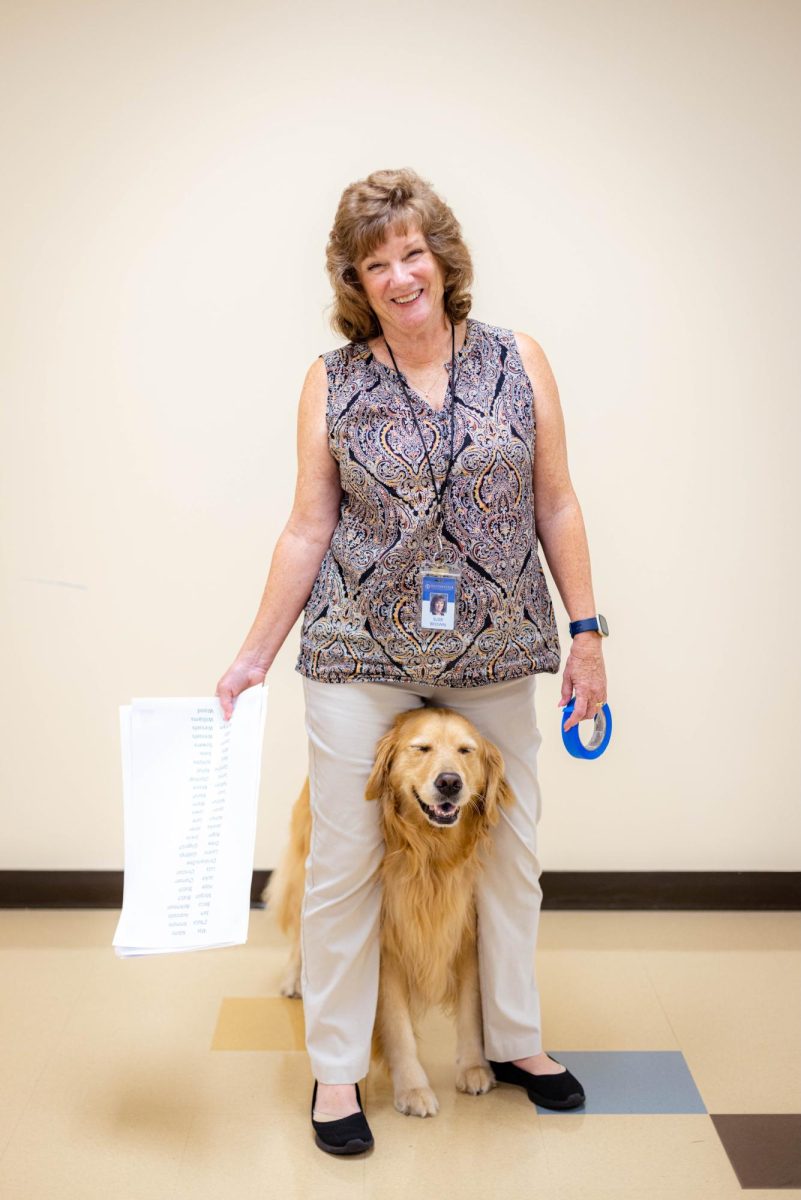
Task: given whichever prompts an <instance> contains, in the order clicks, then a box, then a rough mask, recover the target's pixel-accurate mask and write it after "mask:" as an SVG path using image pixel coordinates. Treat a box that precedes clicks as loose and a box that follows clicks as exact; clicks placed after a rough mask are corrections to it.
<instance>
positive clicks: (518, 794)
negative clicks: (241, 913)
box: [301, 675, 542, 1083]
mask: <svg viewBox="0 0 801 1200" xmlns="http://www.w3.org/2000/svg"><path fill="white" fill-rule="evenodd" d="M303 686H304V692H305V697H306V730H307V733H308V735H309V780H310V787H311V809H312V837H311V850H310V853H309V857H308V859H307V860H306V890H305V895H304V898H303V917H302V924H301V936H302V959H303V966H302V975H301V984H302V988H303V1008H304V1014H305V1020H306V1045H307V1048H308V1052H309V1057H310V1059H311V1066H312V1071H313V1073H314V1077H315V1079H317V1080H318V1081H319V1082H320V1083H354V1082H355V1081H357V1080H359V1079H362V1078H363V1077H364V1076H365V1075H366V1074H367V1070H368V1067H369V1064H370V1041H371V1036H372V1030H373V1023H374V1020H375V1013H376V1003H377V999H378V961H379V959H378V918H379V908H380V899H381V896H380V884H379V882H378V879H377V871H378V868H379V865H380V863H381V859H382V856H383V853H384V843H383V839H382V837H381V833H380V829H379V810H378V805H377V804H372V803H368V802H367V801H366V800H365V799H364V790H365V786H366V783H367V778H368V776H369V774H370V771H371V769H372V765H373V759H374V754H375V746H376V743H377V741H378V740H379V738H380V737H381V736H382V735H383V734H384V733H386V731H387V729H388V728H389V726H390V725H391V724H392V721H393V719H394V717H395V716H396V715H397V713H400V712H405V711H406V710H407V709H410V708H414V707H416V706H417V705H422V704H431V705H445V706H447V707H449V708H452V709H454V710H455V711H456V712H458V713H462V714H463V715H464V716H465V717H467V718H468V720H470V721H472V722H473V724H474V725H475V726H476V727H477V728H478V729H479V730H480V732H481V733H482V734H484V736H485V737H488V738H489V739H490V741H492V742H494V743H495V744H496V746H498V748H499V750H500V751H501V754H502V755H503V758H504V762H505V764H506V777H507V779H508V781H509V784H510V785H511V788H512V790H513V792H514V794H515V800H516V803H515V804H513V805H511V806H510V807H509V809H508V810H503V809H502V810H501V817H500V820H499V822H498V824H497V825H496V826H495V829H494V830H493V841H494V848H493V852H492V854H491V855H490V856H489V858H488V861H487V865H486V868H485V870H484V871H483V872H482V874H481V875H480V877H479V878H480V882H479V887H478V893H477V908H478V958H479V973H480V979H481V1000H482V1006H483V1016H484V1048H485V1053H486V1055H487V1057H488V1058H491V1059H495V1060H499V1061H508V1060H509V1059H513V1058H524V1057H526V1056H527V1055H529V1054H538V1053H539V1052H540V1050H542V1040H541V1033H540V1000H539V993H538V991H537V984H536V979H535V974H534V952H535V948H536V943H537V927H538V923H539V912H540V902H541V900H542V890H541V888H540V885H539V877H540V873H541V868H540V864H539V860H538V859H537V822H538V820H539V816H540V792H539V785H538V783H537V771H536V763H537V750H538V749H539V745H540V741H541V740H542V739H541V736H540V733H539V730H538V729H537V722H536V714H535V709H534V688H535V676H533V675H532V676H528V677H527V678H525V679H519V680H513V681H511V682H506V683H494V684H486V685H485V686H483V687H467V688H448V687H431V686H428V685H426V684H412V683H408V684H407V683H398V684H396V683H389V684H387V683H342V684H340V683H320V682H318V681H317V680H312V679H306V678H304V680H303Z"/></svg>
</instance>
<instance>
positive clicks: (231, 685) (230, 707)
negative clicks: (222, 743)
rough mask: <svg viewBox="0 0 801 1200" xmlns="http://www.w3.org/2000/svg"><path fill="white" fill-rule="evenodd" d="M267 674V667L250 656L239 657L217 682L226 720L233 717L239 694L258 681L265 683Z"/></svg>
mask: <svg viewBox="0 0 801 1200" xmlns="http://www.w3.org/2000/svg"><path fill="white" fill-rule="evenodd" d="M266 674H267V668H266V667H264V666H259V664H258V663H257V662H254V660H253V658H252V657H250V656H248V657H240V658H237V659H236V660H235V661H234V662H233V663H232V664H231V666H230V667H229V668H228V670H227V671H226V672H225V674H224V675H223V677H222V679H221V680H220V682H219V683H218V684H217V688H216V691H215V693H214V694H215V696H217V698H218V699H219V701H220V707H221V708H222V712H223V717H224V718H225V720H226V721H230V719H231V714H232V713H233V711H234V701H235V700H236V698H237V696H238V695H240V693H241V692H244V691H245V690H246V689H247V688H249V687H255V685H256V684H257V683H264V679H265V676H266Z"/></svg>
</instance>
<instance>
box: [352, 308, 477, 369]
mask: <svg viewBox="0 0 801 1200" xmlns="http://www.w3.org/2000/svg"><path fill="white" fill-rule="evenodd" d="M376 342H377V344H378V345H379V346H381V347H382V348H383V349H384V350H385V351H386V344H387V343H388V344H389V345H390V346H391V347H392V353H393V354H394V355H395V358H396V359H397V360H398V362H399V363H400V362H403V363H404V364H405V365H406V367H408V368H410V369H411V370H414V369H415V368H416V367H427V366H430V365H431V363H446V362H448V361H449V360H450V357H451V322H450V320H449V319H448V317H447V316H445V314H444V313H443V314H442V316H441V317H438V318H437V319H436V320H435V321H434V322H433V323H432V324H431V325H427V326H421V328H419V329H415V330H412V331H407V330H395V329H387V330H386V331H385V333H384V334H383V336H379V337H378V338H377V339H376ZM463 342H464V337H463V336H462V331H461V329H459V328H457V330H456V338H455V343H456V349H457V351H458V350H459V349H460V347H461V345H462V344H463ZM374 347H375V343H374V344H373V348H374ZM390 365H391V363H390Z"/></svg>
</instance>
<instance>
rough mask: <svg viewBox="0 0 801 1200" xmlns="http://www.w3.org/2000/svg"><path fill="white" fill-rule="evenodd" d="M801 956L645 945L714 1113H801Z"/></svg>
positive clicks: (666, 1004)
mask: <svg viewBox="0 0 801 1200" xmlns="http://www.w3.org/2000/svg"><path fill="white" fill-rule="evenodd" d="M800 957H801V956H799V955H798V954H797V953H795V954H794V953H791V952H790V951H786V950H783V951H782V950H773V951H771V952H770V953H764V952H760V951H735V950H731V951H727V952H725V953H719V954H699V953H690V952H681V951H675V952H674V951H671V952H658V951H654V952H650V953H648V952H643V958H644V961H645V963H646V966H647V969H648V972H649V975H650V977H651V979H652V980H653V984H654V987H655V989H656V991H657V993H658V995H659V998H660V1001H661V1003H662V1006H663V1008H664V1011H665V1016H666V1017H667V1019H668V1020H669V1021H670V1024H671V1027H672V1029H673V1030H674V1032H675V1036H676V1039H677V1043H678V1045H680V1046H681V1049H682V1052H683V1054H684V1057H685V1059H686V1060H687V1064H688V1066H689V1068H690V1071H691V1073H692V1076H693V1078H694V1080H695V1082H696V1084H697V1086H698V1089H699V1091H700V1092H701V1095H702V1096H703V1098H704V1102H705V1104H706V1106H707V1109H708V1110H709V1111H710V1112H716V1113H733V1112H738V1113H739V1112H741V1113H748V1112H762V1113H783V1112H801V1021H800V1020H799V1016H800V1015H801V1004H800V1003H799V997H801V961H799V959H800Z"/></svg>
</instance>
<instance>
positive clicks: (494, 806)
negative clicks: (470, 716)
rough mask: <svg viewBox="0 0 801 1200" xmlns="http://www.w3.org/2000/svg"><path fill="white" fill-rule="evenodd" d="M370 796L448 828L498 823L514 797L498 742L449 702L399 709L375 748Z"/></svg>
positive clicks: (400, 813) (415, 819) (413, 818)
mask: <svg viewBox="0 0 801 1200" xmlns="http://www.w3.org/2000/svg"><path fill="white" fill-rule="evenodd" d="M365 794H366V798H367V799H368V800H381V801H383V802H384V805H385V813H386V812H387V810H388V809H389V810H392V811H394V813H395V814H396V816H397V817H398V818H400V819H401V820H402V821H403V822H404V824H409V825H411V826H412V827H414V826H415V825H417V826H424V827H430V826H434V827H435V828H438V829H443V830H445V829H449V828H453V827H454V826H455V825H458V824H459V823H460V822H464V821H474V822H476V823H480V824H481V825H484V826H486V825H494V824H495V823H496V821H497V820H498V806H499V805H501V804H509V803H511V802H512V793H511V790H510V788H509V785H508V784H507V782H506V780H505V778H504V766H503V759H502V758H501V755H500V752H499V751H498V749H497V747H496V746H494V745H493V744H492V742H490V741H488V740H487V739H486V738H485V737H482V735H481V734H480V733H479V732H478V730H477V729H476V727H475V726H474V725H471V723H470V722H469V721H468V720H466V719H465V718H464V717H462V716H460V715H459V714H458V713H455V712H452V711H451V710H450V709H448V708H415V709H413V710H412V711H411V712H405V713H401V714H400V716H398V717H396V718H395V723H394V724H393V726H392V728H391V729H390V730H389V732H388V733H386V734H385V735H384V737H382V738H381V740H380V741H379V743H378V746H377V748H376V758H375V764H374V766H373V770H372V774H371V775H370V778H369V780H368V782H367V791H366V793H365Z"/></svg>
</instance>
